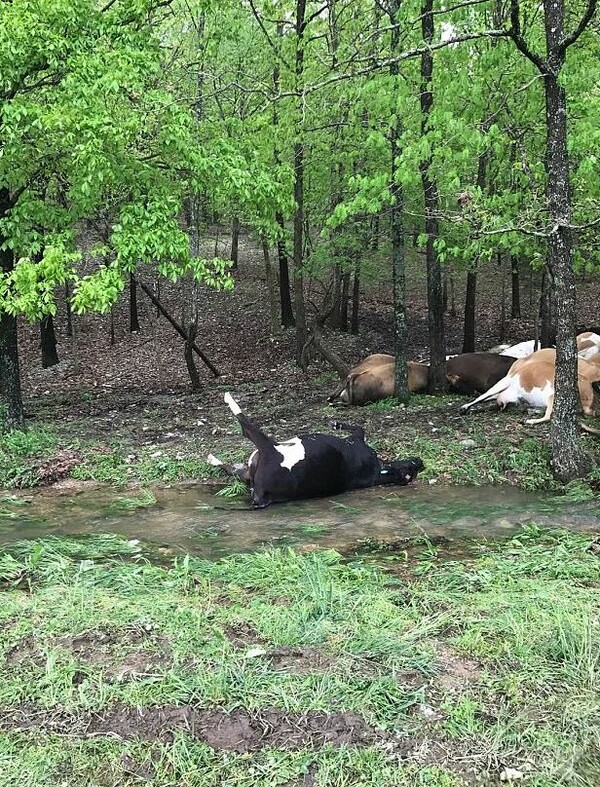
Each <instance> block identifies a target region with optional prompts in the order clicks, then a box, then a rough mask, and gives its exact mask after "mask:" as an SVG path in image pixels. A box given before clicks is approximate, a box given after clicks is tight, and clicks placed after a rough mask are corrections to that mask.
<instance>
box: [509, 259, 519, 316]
mask: <svg viewBox="0 0 600 787" xmlns="http://www.w3.org/2000/svg"><path fill="white" fill-rule="evenodd" d="M509 260H510V285H511V287H510V289H511V298H510V318H511V320H520V319H521V277H520V274H519V260H518V257H514V256H513V255H512V254H509Z"/></svg>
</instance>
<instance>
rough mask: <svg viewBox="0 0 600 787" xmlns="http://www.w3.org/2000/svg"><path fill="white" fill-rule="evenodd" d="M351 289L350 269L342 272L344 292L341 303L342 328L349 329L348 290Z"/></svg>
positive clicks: (343, 329)
mask: <svg viewBox="0 0 600 787" xmlns="http://www.w3.org/2000/svg"><path fill="white" fill-rule="evenodd" d="M349 289H350V271H346V272H345V273H343V274H342V294H341V304H340V330H342V331H347V330H348V291H349Z"/></svg>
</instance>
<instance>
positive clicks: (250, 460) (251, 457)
mask: <svg viewBox="0 0 600 787" xmlns="http://www.w3.org/2000/svg"><path fill="white" fill-rule="evenodd" d="M257 453H258V448H255V449H254V451H252V453H251V454H250V456H249V457H248V467H250V465H251V464H252V460H253V459H254V457H255V456H256V454H257Z"/></svg>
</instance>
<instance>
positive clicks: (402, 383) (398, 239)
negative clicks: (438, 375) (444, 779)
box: [389, 0, 410, 402]
mask: <svg viewBox="0 0 600 787" xmlns="http://www.w3.org/2000/svg"><path fill="white" fill-rule="evenodd" d="M389 7H390V21H391V22H392V31H391V53H392V57H393V56H394V55H395V54H396V53H397V52H398V51H399V50H400V28H399V25H398V22H397V13H398V8H399V2H398V0H391V2H390V4H389ZM390 74H391V76H392V82H393V95H394V96H396V95H397V92H398V80H399V78H400V77H399V74H400V67H399V65H398V63H392V65H391V66H390ZM402 132H403V126H402V120H401V118H400V114H397V117H396V122H395V124H394V128H393V129H392V137H391V146H390V154H391V183H390V194H391V197H392V206H391V219H390V221H391V227H390V234H391V239H392V281H393V290H394V334H395V341H394V350H395V357H396V374H395V381H394V394H395V396H396V399H398V401H400V402H408V400H409V398H410V394H409V391H408V380H407V368H406V360H407V359H406V344H407V338H408V330H407V326H406V303H405V301H406V263H405V237H404V216H403V212H404V193H403V190H402V186H401V184H400V177H399V173H398V158H399V156H400V139H401V137H402Z"/></svg>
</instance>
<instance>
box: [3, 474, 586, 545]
mask: <svg viewBox="0 0 600 787" xmlns="http://www.w3.org/2000/svg"><path fill="white" fill-rule="evenodd" d="M217 491H218V489H217V488H215V487H209V486H202V485H198V486H193V487H186V488H169V489H158V490H155V492H154V494H155V497H156V502H154V503H152V504H150V505H143V506H142V505H141V504H143V503H148V494H147V493H146V495H144V494H143V493H137V494H136V493H135V492H129V495H130V497H126V493H124V492H118V491H115V490H113V489H108V488H107V489H93V490H84V491H79V492H76V493H73V491H68V492H61V493H57V492H56V491H44V492H37V493H35V494H29V495H26V494H22V495H18V496H7V497H4V498H0V543H8V542H11V541H15V540H17V539H30V538H39V537H41V536H46V535H56V536H72V535H89V534H99V533H116V534H118V535H120V536H123V537H124V538H129V539H134V538H135V539H140V540H143V541H145V542H151V543H153V544H155V545H160V546H166V547H169V548H174V549H176V550H177V549H181V550H185V551H190V552H193V553H195V554H199V555H202V556H204V557H208V558H216V557H220V556H222V555H225V554H230V553H234V552H247V551H253V550H256V549H261V548H264V547H268V546H282V545H288V546H293V547H295V548H298V549H310V548H335V549H338V550H341V551H347V550H354V549H356V550H357V551H362V550H364V551H368V550H369V548H370V546H372V545H377V544H380V543H382V542H383V543H394V542H398V541H403V540H405V539H414V538H416V537H419V536H421V537H426V538H427V539H430V540H432V541H433V542H436V541H438V540H443V541H444V543H445V544H446V545H447V548H448V551H450V552H454V551H461V545H464V544H465V542H469V541H471V540H473V539H477V540H478V541H481V540H495V539H502V538H507V537H509V536H510V535H511V534H512V533H513V532H514V531H516V530H518V529H519V527H520V526H521V525H523V524H525V523H528V522H535V523H536V524H539V525H541V526H544V527H552V526H556V527H568V528H572V529H576V530H581V531H588V532H592V531H595V530H598V528H599V527H600V502H599V501H598V500H595V501H589V502H585V503H571V502H568V501H567V500H566V499H565V498H564V497H558V496H549V495H547V494H541V493H532V492H523V491H521V490H518V489H515V488H513V487H445V486H428V485H427V486H426V485H419V484H416V485H414V486H409V487H405V488H400V489H389V488H385V487H378V488H373V489H368V490H360V491H356V492H350V493H347V494H344V495H340V496H337V497H332V498H323V499H321V500H309V501H303V502H297V503H287V504H284V505H273V506H271V507H270V508H267V509H263V510H260V511H253V510H251V509H249V508H248V506H247V502H246V500H245V499H236V500H233V501H230V500H227V499H225V498H222V497H219V496H218V495H217V494H216V492H217ZM144 497H145V498H146V499H144Z"/></svg>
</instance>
